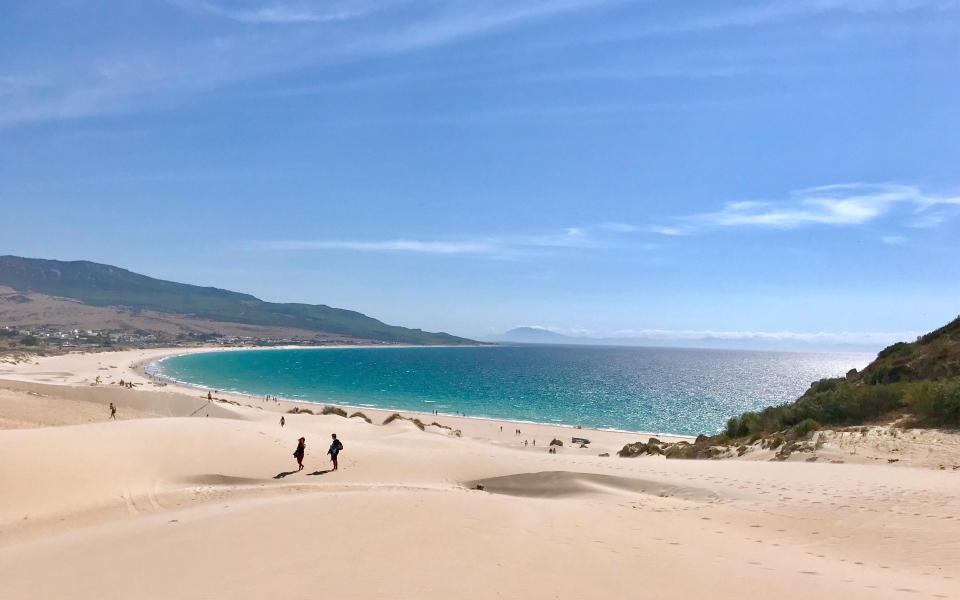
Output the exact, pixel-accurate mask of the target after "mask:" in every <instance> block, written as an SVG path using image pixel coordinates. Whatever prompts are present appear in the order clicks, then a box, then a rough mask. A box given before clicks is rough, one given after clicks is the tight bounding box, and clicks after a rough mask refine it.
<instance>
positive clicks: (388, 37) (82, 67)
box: [0, 0, 621, 126]
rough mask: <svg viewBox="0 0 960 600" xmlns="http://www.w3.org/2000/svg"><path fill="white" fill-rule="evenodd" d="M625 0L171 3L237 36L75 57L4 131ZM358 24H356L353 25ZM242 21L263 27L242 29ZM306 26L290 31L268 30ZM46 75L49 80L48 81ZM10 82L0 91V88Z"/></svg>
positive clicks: (24, 95)
mask: <svg viewBox="0 0 960 600" xmlns="http://www.w3.org/2000/svg"><path fill="white" fill-rule="evenodd" d="M620 1H621V0H514V1H496V2H494V1H490V2H479V3H469V2H467V3H456V4H452V5H450V6H445V5H444V4H443V3H440V4H428V5H426V6H425V7H422V8H420V9H412V10H403V11H399V10H397V11H393V13H394V14H391V19H380V18H378V17H379V15H378V14H377V13H379V12H382V11H385V10H386V9H387V8H386V7H393V6H398V7H406V8H409V3H407V2H402V1H397V0H384V1H383V2H376V3H375V2H371V1H369V0H343V1H340V2H333V3H329V2H327V3H317V2H296V3H294V2H267V3H253V4H250V3H248V4H245V5H244V7H243V8H237V7H235V6H228V5H227V4H226V3H216V2H212V1H204V0H170V4H171V5H173V6H175V7H179V8H181V9H185V11H187V14H208V15H215V16H219V17H222V18H224V19H225V20H229V21H233V22H235V23H234V27H233V29H229V30H228V31H227V32H225V33H219V34H218V35H215V36H208V37H198V38H193V39H189V40H187V41H182V42H177V43H176V44H174V45H171V44H170V42H169V41H164V42H163V43H161V44H159V45H155V46H152V47H151V46H146V47H145V46H138V47H135V48H127V49H124V51H122V52H117V51H116V50H114V51H113V52H112V53H111V54H110V55H107V56H96V55H93V56H90V55H86V56H85V55H83V54H82V53H77V54H71V55H70V57H69V60H65V61H64V64H61V65H59V66H58V69H57V75H56V76H54V75H52V74H51V75H50V81H49V85H48V86H45V88H44V90H43V93H42V94H40V93H33V92H32V91H31V90H29V89H26V88H23V87H22V86H18V88H17V90H16V91H17V93H15V94H4V93H0V99H3V100H4V102H2V103H0V126H4V125H17V124H24V123H33V122H39V121H48V120H62V119H75V118H83V117H91V116H98V115H104V114H128V113H134V112H143V111H149V110H156V109H157V108H163V107H167V106H173V105H178V104H181V103H183V102H185V101H186V100H188V99H189V98H191V97H198V96H199V94H201V93H203V92H207V91H209V90H214V89H217V88H221V87H224V86H227V85H230V84H236V83H239V82H243V81H249V80H252V79H255V78H258V77H263V76H267V75H272V74H280V73H285V72H289V71H293V70H296V69H302V68H306V67H317V66H330V65H338V64H343V63H345V62H352V61H356V60H358V59H363V58H368V57H375V56H382V55H389V54H393V53H399V52H409V51H414V50H418V49H424V48H431V47H439V46H443V45H447V44H454V43H458V42H461V41H463V40H466V39H470V38H473V37H477V36H481V35H485V34H490V33H494V32H498V31H501V30H506V29H509V28H512V27H517V26H520V25H523V24H526V23H532V22H536V21H540V20H544V19H549V18H553V17H556V16H559V15H562V14H568V13H575V12H577V11H583V10H589V9H592V8H597V7H600V6H603V5H607V4H613V3H618V2H620ZM353 23H356V25H357V27H350V26H349V25H350V24H353ZM244 24H249V25H263V26H264V27H242V25H244ZM279 24H301V25H303V27H301V28H297V29H295V30H293V31H291V30H289V29H288V28H283V29H277V28H276V27H269V26H271V25H279ZM44 77H46V75H44ZM5 87H9V86H8V85H7V86H5V85H0V90H2V89H3V88H5Z"/></svg>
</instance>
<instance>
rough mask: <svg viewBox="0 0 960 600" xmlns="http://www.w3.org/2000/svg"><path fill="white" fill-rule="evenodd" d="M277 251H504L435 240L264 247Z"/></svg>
mask: <svg viewBox="0 0 960 600" xmlns="http://www.w3.org/2000/svg"><path fill="white" fill-rule="evenodd" d="M263 245H264V246H266V247H268V248H272V249H274V250H352V251H355V252H405V253H416V254H494V253H497V252H499V251H502V250H503V247H502V245H500V244H497V243H495V242H483V241H476V242H468V241H459V242H458V241H436V240H430V241H425V240H404V239H397V240H366V241H361V240H279V241H271V242H266V243H264V244H263Z"/></svg>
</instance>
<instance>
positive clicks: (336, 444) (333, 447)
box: [327, 433, 343, 471]
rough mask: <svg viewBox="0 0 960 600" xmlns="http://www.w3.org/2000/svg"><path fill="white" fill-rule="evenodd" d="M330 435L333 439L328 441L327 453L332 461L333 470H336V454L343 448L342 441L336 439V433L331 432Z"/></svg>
mask: <svg viewBox="0 0 960 600" xmlns="http://www.w3.org/2000/svg"><path fill="white" fill-rule="evenodd" d="M330 437H332V438H333V441H332V442H330V449H329V450H327V454H329V455H330V460H331V461H332V462H333V470H334V471H336V470H337V455H338V454H340V451H341V450H343V443H342V442H340V440H338V439H337V434H335V433H332V434H330Z"/></svg>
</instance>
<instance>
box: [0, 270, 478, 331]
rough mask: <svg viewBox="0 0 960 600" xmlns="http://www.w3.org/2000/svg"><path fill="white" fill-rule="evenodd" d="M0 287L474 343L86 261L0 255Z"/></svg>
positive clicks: (93, 301)
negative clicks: (156, 277)
mask: <svg viewBox="0 0 960 600" xmlns="http://www.w3.org/2000/svg"><path fill="white" fill-rule="evenodd" d="M0 286H7V287H12V288H14V289H17V290H22V291H32V292H37V293H41V294H46V295H50V296H60V297H65V298H73V299H76V300H79V301H81V302H83V303H85V304H90V305H94V306H113V307H123V308H129V309H133V310H138V309H140V310H154V311H158V312H163V313H172V314H176V315H183V316H190V317H195V318H200V319H208V320H212V321H221V322H231V323H244V324H248V325H262V326H268V327H295V328H298V329H305V330H309V331H317V332H325V333H334V334H340V335H345V336H350V337H354V338H360V339H365V340H376V341H383V342H394V343H407V344H466V343H472V341H471V340H467V339H464V338H460V337H456V336H452V335H449V334H447V333H431V332H427V331H421V330H419V329H408V328H406V327H397V326H394V325H387V324H386V323H383V322H381V321H378V320H377V319H374V318H371V317H368V316H366V315H364V314H362V313H359V312H355V311H352V310H344V309H340V308H332V307H329V306H325V305H313V304H296V303H275V302H264V301H263V300H260V299H259V298H256V297H254V296H251V295H249V294H241V293H238V292H231V291H229V290H223V289H219V288H213V287H200V286H195V285H187V284H183V283H175V282H173V281H163V280H161V279H154V278H152V277H147V276H145V275H139V274H137V273H133V272H131V271H128V270H126V269H121V268H118V267H113V266H110V265H104V264H99V263H94V262H88V261H69V262H65V261H58V260H44V259H36V258H22V257H18V256H0Z"/></svg>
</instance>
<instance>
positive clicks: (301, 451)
mask: <svg viewBox="0 0 960 600" xmlns="http://www.w3.org/2000/svg"><path fill="white" fill-rule="evenodd" d="M281 419H282V417H281ZM330 438H331V439H332V440H333V441H332V442H330V447H329V448H328V449H327V454H328V455H329V456H330V462H332V463H333V469H331V470H332V471H336V470H337V469H338V468H339V465H338V464H337V456H338V455H339V454H340V451H341V450H343V442H341V441H340V440H338V439H337V434H335V433H331V434H330ZM306 453H307V438H305V437H301V438H300V439H299V440H297V449H296V450H294V451H293V457H294V458H296V459H297V471H302V470H303V457H304V456H305V455H306Z"/></svg>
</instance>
